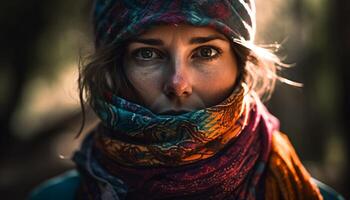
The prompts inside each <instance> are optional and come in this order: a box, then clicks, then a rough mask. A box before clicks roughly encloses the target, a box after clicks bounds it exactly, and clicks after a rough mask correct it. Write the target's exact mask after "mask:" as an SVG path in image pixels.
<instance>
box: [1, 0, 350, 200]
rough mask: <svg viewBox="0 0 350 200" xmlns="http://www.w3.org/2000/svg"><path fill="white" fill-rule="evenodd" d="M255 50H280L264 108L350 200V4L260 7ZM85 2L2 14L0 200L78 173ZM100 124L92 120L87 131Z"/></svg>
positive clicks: (316, 170) (281, 1) (87, 32)
mask: <svg viewBox="0 0 350 200" xmlns="http://www.w3.org/2000/svg"><path fill="white" fill-rule="evenodd" d="M256 3H257V12H258V17H257V18H258V37H257V42H258V43H259V44H271V43H272V44H273V43H280V44H282V48H281V51H280V53H279V54H280V56H281V57H282V58H284V62H285V63H289V64H295V66H294V67H293V68H291V69H288V70H285V71H283V72H282V73H281V75H283V76H284V77H286V78H289V79H291V80H293V81H297V82H301V83H303V84H304V87H303V88H296V87H292V86H288V85H285V84H277V87H276V91H275V93H274V94H273V96H272V98H271V99H270V101H268V102H267V106H268V107H269V109H270V111H271V112H272V113H273V114H274V115H276V116H277V117H278V118H279V119H280V121H281V130H282V131H283V132H285V133H286V134H287V135H288V136H289V137H290V139H291V141H292V143H293V144H294V146H295V148H296V151H297V153H298V154H299V156H300V158H301V159H302V161H303V163H304V164H305V166H306V168H307V169H308V170H309V171H310V173H311V174H312V176H313V177H315V178H316V179H319V180H320V181H322V182H324V183H326V184H328V185H330V186H332V187H333V188H334V189H336V190H337V191H338V192H339V193H341V194H342V195H343V196H345V198H346V199H348V198H349V197H350V190H349V185H350V177H349V175H350V173H349V171H347V170H348V169H349V161H350V160H349V155H350V140H349V139H350V136H349V131H350V125H349V124H350V116H349V115H350V83H348V82H346V81H350V73H349V71H350V70H348V68H349V67H350V65H349V64H348V63H349V58H350V24H349V21H350V1H348V0H269V1H263V0H256ZM90 6H91V2H90V0H89V1H83V0H75V1H70V0H50V1H40V0H28V1H20V0H12V1H4V2H3V3H2V5H1V7H0V27H1V31H0V198H1V199H11V200H13V199H14V200H16V199H25V198H26V197H27V195H28V192H30V191H31V190H32V189H33V187H35V186H36V185H38V184H39V183H41V182H42V181H44V180H46V179H48V178H50V177H52V176H55V175H58V174H60V173H62V172H64V171H66V170H68V169H71V168H74V165H73V163H72V162H71V161H70V156H71V155H72V152H73V151H74V150H75V149H76V148H78V146H79V143H80V140H81V138H82V137H80V138H79V139H74V137H75V136H76V134H77V133H78V130H79V128H80V125H81V120H82V117H81V111H80V107H79V98H78V92H77V91H78V90H77V78H78V63H79V57H80V56H81V55H82V56H84V55H87V54H88V53H90V52H92V50H93V49H92V42H91V41H92V40H91V38H92V33H91V27H90V21H89V10H90ZM94 124H96V118H95V116H94V114H93V113H92V112H91V111H88V115H87V126H86V128H85V131H84V132H86V131H88V130H89V129H91V127H93V126H94Z"/></svg>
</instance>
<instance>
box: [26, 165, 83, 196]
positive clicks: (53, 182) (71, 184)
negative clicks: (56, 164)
mask: <svg viewBox="0 0 350 200" xmlns="http://www.w3.org/2000/svg"><path fill="white" fill-rule="evenodd" d="M79 183H80V175H79V173H78V172H77V171H76V170H70V171H67V172H65V173H64V174H61V175H59V176H57V177H54V178H52V179H49V180H47V181H45V182H44V183H42V184H41V185H39V186H38V187H37V188H35V189H34V190H33V192H31V194H30V195H29V198H28V200H43V199H45V200H56V199H65V200H70V199H74V196H75V192H76V190H77V189H78V187H79Z"/></svg>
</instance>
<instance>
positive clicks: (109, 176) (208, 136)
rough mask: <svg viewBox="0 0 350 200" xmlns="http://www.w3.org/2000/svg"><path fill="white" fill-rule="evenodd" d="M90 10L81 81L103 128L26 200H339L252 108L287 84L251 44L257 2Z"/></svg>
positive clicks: (117, 3)
mask: <svg viewBox="0 0 350 200" xmlns="http://www.w3.org/2000/svg"><path fill="white" fill-rule="evenodd" d="M93 11H94V27H95V39H96V40H95V50H96V51H95V54H94V55H93V57H92V59H91V62H89V63H88V64H87V65H85V66H84V67H83V68H82V69H81V72H80V79H79V80H80V82H79V83H80V90H81V99H82V101H83V98H82V96H84V95H83V94H84V92H85V94H86V97H87V99H86V100H87V102H88V103H89V104H90V105H91V107H92V108H93V109H94V111H95V112H96V113H97V115H98V116H99V118H100V119H101V123H100V124H99V125H98V127H96V129H95V130H94V131H93V132H92V133H90V134H89V135H88V136H87V137H86V138H85V140H84V142H83V144H82V147H81V149H80V150H79V151H78V152H76V154H75V155H74V158H73V160H74V162H75V163H76V165H77V171H73V172H71V173H70V174H68V175H64V176H62V177H60V179H56V182H55V183H52V182H51V183H50V184H48V185H46V186H45V188H44V189H41V190H40V191H39V192H37V193H35V194H34V195H33V198H32V199H38V198H45V199H47V198H53V197H55V198H54V199H59V198H64V199H73V198H76V199H323V198H324V199H338V198H339V199H340V197H337V196H336V194H333V193H332V192H331V191H330V190H326V189H324V188H325V187H323V186H322V187H321V186H320V185H321V184H320V183H319V184H318V185H317V182H316V181H314V180H312V179H311V177H310V175H309V174H308V172H307V171H306V170H305V168H304V167H303V165H302V164H301V162H300V161H299V159H298V157H297V155H296V153H295V151H294V149H293V147H292V145H291V144H290V142H289V140H288V139H287V137H286V136H285V135H284V134H282V133H280V132H279V128H278V126H279V125H278V120H277V119H276V118H274V117H273V116H272V115H271V114H269V113H268V111H267V110H266V108H265V107H264V105H263V104H262V103H261V101H260V98H266V97H268V96H269V95H270V94H271V92H272V90H273V88H274V84H275V81H276V80H281V81H284V82H288V80H285V79H282V78H280V77H278V76H277V75H276V69H277V68H278V66H281V63H280V62H279V60H278V58H277V57H276V56H275V55H274V54H272V53H271V52H270V51H268V50H266V49H263V48H259V47H257V46H256V45H254V35H255V7H254V1H250V0H231V1H228V0H196V1H189V0H186V1H181V0H177V1H164V0H163V1H157V0H152V1H146V0H139V1H137V0H134V1H130V0H96V2H95V6H94V9H93ZM289 83H291V82H289ZM83 109H84V106H83ZM320 189H321V190H320ZM59 195H63V196H59Z"/></svg>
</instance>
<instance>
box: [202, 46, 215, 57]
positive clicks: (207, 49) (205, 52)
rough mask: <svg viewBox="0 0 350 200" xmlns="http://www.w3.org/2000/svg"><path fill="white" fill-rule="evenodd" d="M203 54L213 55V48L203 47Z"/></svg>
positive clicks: (206, 55)
mask: <svg viewBox="0 0 350 200" xmlns="http://www.w3.org/2000/svg"><path fill="white" fill-rule="evenodd" d="M200 53H201V56H203V57H210V56H211V55H212V53H213V52H212V50H211V48H203V49H201V52H200Z"/></svg>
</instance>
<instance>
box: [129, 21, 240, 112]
mask: <svg viewBox="0 0 350 200" xmlns="http://www.w3.org/2000/svg"><path fill="white" fill-rule="evenodd" d="M123 63H124V65H123V67H124V70H125V73H126V76H127V78H128V79H129V81H130V83H131V84H132V85H133V86H134V88H135V89H136V91H137V93H138V94H137V95H138V96H139V98H141V99H131V100H132V101H134V102H136V103H140V104H143V105H144V106H146V107H147V108H149V109H150V110H152V111H153V112H154V113H158V114H169V115H176V114H182V113H184V112H188V111H193V110H198V109H202V108H205V107H209V106H213V105H216V104H218V103H220V102H221V101H223V100H224V99H225V98H226V97H227V96H228V95H230V94H231V92H232V90H233V87H234V85H235V82H236V78H237V73H238V72H237V71H238V70H237V69H238V67H237V61H236V57H235V55H234V53H233V49H232V47H231V45H230V42H229V40H228V39H227V38H226V37H225V36H224V35H222V34H220V33H219V32H217V31H216V30H214V29H212V28H208V27H195V26H191V25H177V26H176V25H160V26H155V27H153V28H150V29H149V30H148V31H147V32H145V33H144V34H142V35H140V36H138V37H137V38H135V39H133V40H131V42H130V43H129V44H128V46H127V50H126V54H125V57H124V62H123Z"/></svg>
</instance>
